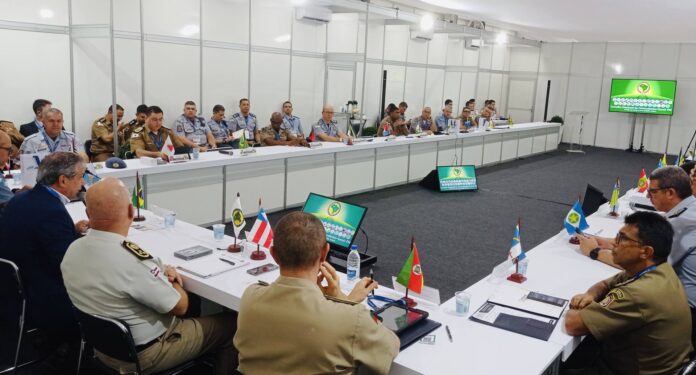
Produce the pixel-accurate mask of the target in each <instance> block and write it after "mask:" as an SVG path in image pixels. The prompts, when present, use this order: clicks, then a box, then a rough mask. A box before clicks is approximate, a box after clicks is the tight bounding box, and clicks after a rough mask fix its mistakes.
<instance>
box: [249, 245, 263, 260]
mask: <svg viewBox="0 0 696 375" xmlns="http://www.w3.org/2000/svg"><path fill="white" fill-rule="evenodd" d="M249 258H251V259H252V260H264V259H266V253H264V252H263V251H261V245H259V244H256V251H252V252H251V255H250V256H249Z"/></svg>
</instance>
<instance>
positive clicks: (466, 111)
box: [459, 106, 476, 130]
mask: <svg viewBox="0 0 696 375" xmlns="http://www.w3.org/2000/svg"><path fill="white" fill-rule="evenodd" d="M459 120H460V123H461V124H460V129H461V130H469V129H471V128H472V127H474V126H475V125H476V121H474V117H473V116H472V115H471V109H470V108H469V107H466V106H465V107H464V108H462V114H461V116H459Z"/></svg>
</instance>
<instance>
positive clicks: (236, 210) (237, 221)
mask: <svg viewBox="0 0 696 375" xmlns="http://www.w3.org/2000/svg"><path fill="white" fill-rule="evenodd" d="M245 226H246V220H244V211H242V201H241V199H240V197H239V193H237V199H235V200H234V204H233V205H232V228H233V229H234V243H233V244H230V245H229V246H228V247H227V251H229V252H231V253H238V252H241V251H242V248H241V246H239V245H238V244H237V238H239V233H241V231H242V229H244V227H245Z"/></svg>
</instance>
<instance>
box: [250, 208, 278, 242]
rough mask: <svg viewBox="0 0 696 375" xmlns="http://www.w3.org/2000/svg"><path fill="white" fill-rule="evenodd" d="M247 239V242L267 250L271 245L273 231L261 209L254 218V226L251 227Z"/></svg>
mask: <svg viewBox="0 0 696 375" xmlns="http://www.w3.org/2000/svg"><path fill="white" fill-rule="evenodd" d="M249 237H250V238H247V240H249V241H251V242H253V243H256V244H259V245H261V246H263V247H265V248H267V249H268V248H269V247H271V245H273V229H272V228H271V223H270V222H269V221H268V217H267V216H266V211H264V210H263V208H261V209H260V211H259V214H258V215H257V216H256V221H255V222H254V226H253V227H251V231H250V232H249Z"/></svg>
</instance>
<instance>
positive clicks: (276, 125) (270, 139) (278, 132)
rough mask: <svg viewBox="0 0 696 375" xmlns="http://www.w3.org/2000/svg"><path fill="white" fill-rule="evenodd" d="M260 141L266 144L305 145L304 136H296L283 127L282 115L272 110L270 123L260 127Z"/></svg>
mask: <svg viewBox="0 0 696 375" xmlns="http://www.w3.org/2000/svg"><path fill="white" fill-rule="evenodd" d="M259 137H260V138H261V142H262V143H263V144H264V145H266V146H306V145H307V141H305V140H304V138H297V137H295V136H294V135H292V134H291V133H290V131H289V130H287V129H283V115H281V114H280V112H273V114H272V115H271V125H268V126H266V127H265V128H263V129H261V135H260V136H259Z"/></svg>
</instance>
